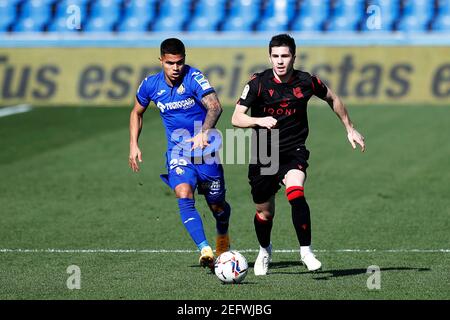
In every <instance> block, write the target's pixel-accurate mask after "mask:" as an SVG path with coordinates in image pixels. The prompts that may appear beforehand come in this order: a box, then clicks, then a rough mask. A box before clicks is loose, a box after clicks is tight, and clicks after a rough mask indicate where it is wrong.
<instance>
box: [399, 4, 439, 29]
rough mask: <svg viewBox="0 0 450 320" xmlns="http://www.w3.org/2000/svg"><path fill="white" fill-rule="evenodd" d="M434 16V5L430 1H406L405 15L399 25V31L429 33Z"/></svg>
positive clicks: (404, 5)
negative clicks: (429, 25)
mask: <svg viewBox="0 0 450 320" xmlns="http://www.w3.org/2000/svg"><path fill="white" fill-rule="evenodd" d="M433 15H434V4H433V1H430V0H404V3H403V15H402V17H401V18H400V21H399V23H398V25H397V29H398V30H399V31H404V32H416V31H427V25H428V23H429V22H430V20H431V18H432V17H433Z"/></svg>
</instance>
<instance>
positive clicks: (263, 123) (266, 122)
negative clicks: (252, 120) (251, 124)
mask: <svg viewBox="0 0 450 320" xmlns="http://www.w3.org/2000/svg"><path fill="white" fill-rule="evenodd" d="M276 124H277V120H276V119H275V118H273V117H264V118H257V120H256V125H258V126H260V127H263V128H267V129H272V128H273V127H275V126H276Z"/></svg>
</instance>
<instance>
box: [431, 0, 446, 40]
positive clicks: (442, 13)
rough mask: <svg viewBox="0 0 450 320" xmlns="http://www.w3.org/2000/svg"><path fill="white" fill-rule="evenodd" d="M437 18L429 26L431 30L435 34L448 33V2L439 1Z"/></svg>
mask: <svg viewBox="0 0 450 320" xmlns="http://www.w3.org/2000/svg"><path fill="white" fill-rule="evenodd" d="M436 9H437V10H436V11H437V17H436V18H435V19H434V21H433V23H432V24H431V29H432V30H433V31H435V32H449V31H450V0H439V1H438V4H437V8H436Z"/></svg>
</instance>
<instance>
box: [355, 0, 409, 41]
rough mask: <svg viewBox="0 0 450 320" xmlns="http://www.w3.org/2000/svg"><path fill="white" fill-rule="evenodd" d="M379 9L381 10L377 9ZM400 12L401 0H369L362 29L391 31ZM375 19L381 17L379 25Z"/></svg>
mask: <svg viewBox="0 0 450 320" xmlns="http://www.w3.org/2000/svg"><path fill="white" fill-rule="evenodd" d="M373 6H375V7H373ZM377 9H379V11H376V10H377ZM399 14H400V0H369V1H368V2H367V6H366V13H365V16H364V19H363V21H362V22H361V30H362V31H364V32H371V33H375V32H382V33H386V32H391V31H392V30H393V25H394V22H395V21H396V20H397V19H398V17H399ZM375 19H379V22H380V24H379V25H378V24H377V21H375Z"/></svg>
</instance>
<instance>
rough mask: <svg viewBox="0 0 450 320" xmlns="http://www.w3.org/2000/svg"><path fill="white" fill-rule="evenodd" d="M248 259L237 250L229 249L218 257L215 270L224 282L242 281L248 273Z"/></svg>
mask: <svg viewBox="0 0 450 320" xmlns="http://www.w3.org/2000/svg"><path fill="white" fill-rule="evenodd" d="M247 270H248V263H247V259H245V257H244V256H243V255H242V254H240V253H239V252H237V251H234V250H232V251H227V252H224V253H222V254H221V255H220V256H219V257H217V259H216V262H215V264H214V272H215V274H216V276H217V277H218V278H219V279H220V281H222V282H223V283H240V282H242V280H244V278H245V276H246V275H247Z"/></svg>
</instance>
